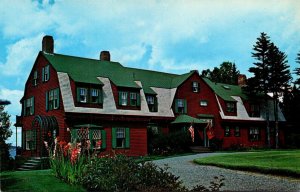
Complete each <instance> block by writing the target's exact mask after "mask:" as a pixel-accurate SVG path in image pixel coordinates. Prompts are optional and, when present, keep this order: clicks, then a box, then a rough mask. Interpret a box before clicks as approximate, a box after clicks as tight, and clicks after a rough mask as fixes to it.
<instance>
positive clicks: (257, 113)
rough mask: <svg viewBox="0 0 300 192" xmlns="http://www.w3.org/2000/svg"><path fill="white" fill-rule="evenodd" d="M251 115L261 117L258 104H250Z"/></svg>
mask: <svg viewBox="0 0 300 192" xmlns="http://www.w3.org/2000/svg"><path fill="white" fill-rule="evenodd" d="M249 115H250V117H260V108H259V105H257V104H251V105H250V114H249Z"/></svg>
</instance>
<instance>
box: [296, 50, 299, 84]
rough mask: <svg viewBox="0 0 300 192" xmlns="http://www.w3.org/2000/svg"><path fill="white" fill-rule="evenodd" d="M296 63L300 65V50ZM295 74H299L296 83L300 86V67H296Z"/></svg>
mask: <svg viewBox="0 0 300 192" xmlns="http://www.w3.org/2000/svg"><path fill="white" fill-rule="evenodd" d="M296 63H298V64H299V65H300V52H299V53H298V54H297V57H296ZM295 74H296V75H297V76H298V79H297V80H296V81H295V84H298V85H299V87H300V67H297V68H296V69H295Z"/></svg>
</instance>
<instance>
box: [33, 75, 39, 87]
mask: <svg viewBox="0 0 300 192" xmlns="http://www.w3.org/2000/svg"><path fill="white" fill-rule="evenodd" d="M37 84H38V72H37V71H34V72H33V80H32V85H33V86H37Z"/></svg>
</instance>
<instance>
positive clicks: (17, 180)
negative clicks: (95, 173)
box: [0, 169, 85, 192]
mask: <svg viewBox="0 0 300 192" xmlns="http://www.w3.org/2000/svg"><path fill="white" fill-rule="evenodd" d="M0 183H1V190H2V191H45V192H46V191H61V192H64V191H65V192H67V191H74V192H83V191H85V189H84V188H83V187H81V186H78V185H77V186H71V185H68V184H66V183H65V182H62V181H61V180H59V179H58V178H55V177H54V176H53V174H52V172H51V170H49V169H48V170H35V171H10V172H1V177H0Z"/></svg>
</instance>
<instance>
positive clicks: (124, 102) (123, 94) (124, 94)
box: [121, 92, 128, 106]
mask: <svg viewBox="0 0 300 192" xmlns="http://www.w3.org/2000/svg"><path fill="white" fill-rule="evenodd" d="M127 97H128V94H127V92H121V105H122V106H127V104H128V101H127Z"/></svg>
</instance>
